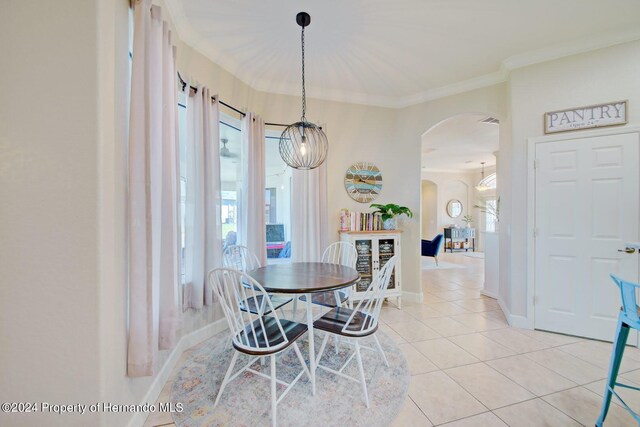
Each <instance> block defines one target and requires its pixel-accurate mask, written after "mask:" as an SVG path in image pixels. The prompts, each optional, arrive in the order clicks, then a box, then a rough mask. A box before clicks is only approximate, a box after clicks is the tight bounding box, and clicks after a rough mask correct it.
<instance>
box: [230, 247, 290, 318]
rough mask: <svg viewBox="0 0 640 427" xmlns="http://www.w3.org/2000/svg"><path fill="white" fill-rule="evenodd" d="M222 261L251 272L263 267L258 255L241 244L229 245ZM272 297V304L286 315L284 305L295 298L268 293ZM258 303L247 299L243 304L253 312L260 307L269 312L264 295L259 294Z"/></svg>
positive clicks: (243, 306) (232, 266)
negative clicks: (255, 303) (255, 304)
mask: <svg viewBox="0 0 640 427" xmlns="http://www.w3.org/2000/svg"><path fill="white" fill-rule="evenodd" d="M222 262H223V265H224V267H226V268H232V269H234V270H238V271H243V272H249V271H252V270H255V269H257V268H260V267H262V265H261V264H260V261H259V260H258V257H257V256H256V255H255V254H254V253H253V252H251V251H250V250H249V249H248V248H247V247H246V246H240V245H231V246H228V247H227V248H226V249H225V250H224V252H223V253H222ZM268 295H269V298H270V299H271V304H272V305H273V307H274V308H275V309H276V310H278V309H279V310H280V314H281V315H283V316H284V313H283V311H282V307H283V306H285V305H286V304H288V303H290V302H291V301H292V300H293V298H287V297H279V296H275V295H273V294H268ZM256 302H257V303H259V304H260V306H259V307H256V306H254V301H253V300H250V301H246V302H244V303H243V305H242V309H243V310H246V311H249V312H251V313H253V314H256V313H258V311H259V309H261V310H262V312H263V313H264V314H269V311H265V307H266V306H265V302H266V301H265V300H264V299H263V298H262V296H258V299H257V300H256Z"/></svg>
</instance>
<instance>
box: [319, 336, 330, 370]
mask: <svg viewBox="0 0 640 427" xmlns="http://www.w3.org/2000/svg"><path fill="white" fill-rule="evenodd" d="M327 341H329V333H328V332H325V336H324V339H323V340H322V345H321V346H320V353H318V358H317V359H316V366H318V365H319V364H320V359H322V354H323V353H324V348H325V346H326V345H327Z"/></svg>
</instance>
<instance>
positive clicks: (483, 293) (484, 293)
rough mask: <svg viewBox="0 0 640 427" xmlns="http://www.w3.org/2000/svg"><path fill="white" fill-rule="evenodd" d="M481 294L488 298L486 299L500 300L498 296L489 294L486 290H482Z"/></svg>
mask: <svg viewBox="0 0 640 427" xmlns="http://www.w3.org/2000/svg"><path fill="white" fill-rule="evenodd" d="M480 293H481V294H482V295H484V296H486V297H489V298H493V299H495V300H497V299H498V294H494V293H493V292H488V291H485V290H484V289H483V290H481V291H480ZM500 308H502V306H500ZM502 311H504V310H502Z"/></svg>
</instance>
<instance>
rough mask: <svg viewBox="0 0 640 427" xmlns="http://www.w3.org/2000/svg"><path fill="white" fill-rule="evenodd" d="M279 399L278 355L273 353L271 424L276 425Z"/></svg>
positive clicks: (274, 426)
mask: <svg viewBox="0 0 640 427" xmlns="http://www.w3.org/2000/svg"><path fill="white" fill-rule="evenodd" d="M277 408H278V400H277V398H276V355H275V354H272V355H271V425H272V426H273V427H276V425H277V424H276V410H277Z"/></svg>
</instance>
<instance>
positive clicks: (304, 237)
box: [291, 162, 329, 262]
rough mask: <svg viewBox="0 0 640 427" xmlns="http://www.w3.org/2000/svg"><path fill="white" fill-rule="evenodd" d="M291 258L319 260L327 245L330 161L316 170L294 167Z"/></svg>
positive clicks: (305, 260)
mask: <svg viewBox="0 0 640 427" xmlns="http://www.w3.org/2000/svg"><path fill="white" fill-rule="evenodd" d="M291 180H292V189H291V191H292V195H291V199H292V200H295V203H292V204H291V258H292V261H296V262H310V261H320V260H321V259H322V252H323V251H324V249H325V248H326V247H327V245H328V238H327V236H328V233H329V224H328V216H327V215H328V212H327V163H326V162H325V163H323V164H322V165H320V166H319V167H318V168H316V169H312V170H308V171H303V170H296V169H294V170H292V174H291Z"/></svg>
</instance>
